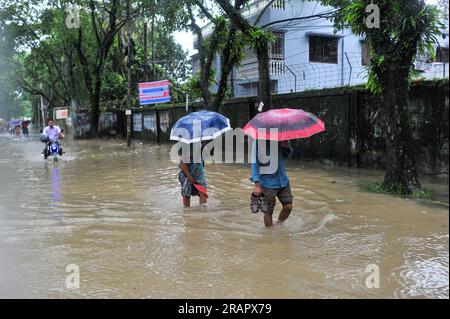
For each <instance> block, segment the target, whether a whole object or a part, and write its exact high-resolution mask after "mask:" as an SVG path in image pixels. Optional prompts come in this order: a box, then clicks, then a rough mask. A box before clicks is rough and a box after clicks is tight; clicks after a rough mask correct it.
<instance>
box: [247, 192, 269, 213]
mask: <svg viewBox="0 0 450 319" xmlns="http://www.w3.org/2000/svg"><path fill="white" fill-rule="evenodd" d="M265 197H266V195H265V194H264V193H261V194H259V196H258V195H255V194H254V193H252V195H251V197H250V210H251V211H252V213H253V214H256V213H258V212H259V211H260V210H261V211H262V212H265V211H267V208H268V207H267V201H266V200H265Z"/></svg>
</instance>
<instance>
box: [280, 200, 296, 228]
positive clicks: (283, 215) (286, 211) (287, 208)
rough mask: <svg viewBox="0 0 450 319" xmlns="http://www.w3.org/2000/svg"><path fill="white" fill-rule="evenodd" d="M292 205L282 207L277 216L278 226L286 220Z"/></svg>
mask: <svg viewBox="0 0 450 319" xmlns="http://www.w3.org/2000/svg"><path fill="white" fill-rule="evenodd" d="M292 207H293V205H292V204H286V205H284V206H283V209H282V210H281V212H280V215H279V216H278V224H281V223H283V222H284V221H285V220H286V219H288V217H289V215H290V214H291V211H292Z"/></svg>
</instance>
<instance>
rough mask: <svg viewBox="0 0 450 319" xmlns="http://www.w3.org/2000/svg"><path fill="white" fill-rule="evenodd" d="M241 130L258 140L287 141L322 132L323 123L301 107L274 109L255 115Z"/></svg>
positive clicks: (323, 128) (323, 129)
mask: <svg viewBox="0 0 450 319" xmlns="http://www.w3.org/2000/svg"><path fill="white" fill-rule="evenodd" d="M271 129H275V130H274V131H273V130H272V133H271ZM243 130H244V132H245V133H247V134H248V135H250V136H251V137H253V138H254V139H258V140H275V141H287V140H293V139H297V138H307V137H310V136H312V135H314V134H317V133H320V132H323V131H325V124H324V123H323V122H322V121H321V120H320V119H319V118H317V117H316V116H315V115H314V114H311V113H308V112H305V111H303V110H301V109H274V110H270V111H267V112H264V113H259V114H258V115H256V116H255V117H254V118H253V119H252V120H250V122H248V123H247V125H245V127H244V129H243Z"/></svg>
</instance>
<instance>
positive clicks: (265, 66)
mask: <svg viewBox="0 0 450 319" xmlns="http://www.w3.org/2000/svg"><path fill="white" fill-rule="evenodd" d="M256 55H257V57H258V73H259V92H258V97H259V99H260V100H261V102H263V103H264V108H263V110H264V111H267V110H269V109H271V108H272V92H271V89H270V71H269V44H268V43H267V42H266V43H259V44H258V46H257V48H256Z"/></svg>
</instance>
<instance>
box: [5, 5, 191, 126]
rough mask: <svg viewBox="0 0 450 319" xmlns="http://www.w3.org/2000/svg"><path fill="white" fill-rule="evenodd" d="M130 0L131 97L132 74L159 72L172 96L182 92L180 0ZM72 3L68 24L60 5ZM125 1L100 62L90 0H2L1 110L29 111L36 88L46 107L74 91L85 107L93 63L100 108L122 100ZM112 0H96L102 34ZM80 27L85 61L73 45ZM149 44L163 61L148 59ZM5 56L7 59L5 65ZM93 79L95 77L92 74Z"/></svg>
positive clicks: (137, 78)
mask: <svg viewBox="0 0 450 319" xmlns="http://www.w3.org/2000/svg"><path fill="white" fill-rule="evenodd" d="M130 1H131V10H132V14H133V17H132V23H131V27H132V38H133V44H134V45H133V50H134V52H135V54H134V58H133V59H132V61H131V62H132V63H130V66H131V73H132V83H131V87H132V95H133V96H132V99H133V100H134V101H136V99H137V83H138V82H143V81H151V80H160V79H169V80H170V81H171V84H172V91H173V99H174V101H177V100H178V99H183V98H184V97H183V96H184V93H183V94H182V93H181V91H182V90H183V88H184V87H185V83H186V81H187V79H188V77H189V69H190V65H189V61H188V58H187V53H186V52H185V51H183V49H182V48H181V46H180V45H178V44H176V43H175V40H174V38H173V36H172V35H171V34H172V33H173V32H174V31H175V30H179V29H181V28H182V27H183V25H182V23H183V20H184V15H186V12H185V11H184V6H185V4H184V2H183V1H181V0H160V1H158V2H156V1H142V0H130ZM73 3H76V4H77V5H78V6H79V8H80V9H81V10H80V22H81V29H68V28H67V27H66V24H65V21H66V17H67V15H66V12H65V8H66V6H68V5H69V4H73ZM126 3H127V1H117V4H118V6H119V7H118V10H117V16H116V19H117V21H116V23H117V24H120V23H121V24H120V27H121V28H122V29H120V30H119V32H117V33H116V34H115V36H114V39H113V44H112V46H111V49H110V50H109V52H108V54H107V55H106V58H105V60H104V62H103V64H101V65H99V64H98V61H99V56H100V55H101V54H103V53H102V50H101V48H100V47H99V46H98V43H97V39H96V35H95V30H94V27H93V23H92V16H91V12H90V6H89V4H90V2H89V1H81V0H80V1H78V0H61V1H58V2H42V1H38V0H13V1H6V0H0V71H1V72H0V114H2V113H3V112H2V111H3V109H5V108H7V107H8V108H10V109H11V110H9V111H8V112H9V113H11V114H13V113H14V114H16V113H18V112H19V113H23V112H25V113H28V112H29V109H30V103H33V104H32V105H31V106H32V107H33V110H36V103H37V102H38V101H39V100H40V99H36V98H34V97H39V96H40V95H42V96H44V102H45V103H46V104H48V105H49V108H50V110H51V109H52V108H53V107H59V106H65V105H69V104H70V103H71V100H72V99H75V100H76V101H77V104H78V105H79V106H80V107H81V108H85V109H89V108H90V107H91V105H90V103H91V94H92V92H91V91H89V90H88V87H87V86H88V85H87V82H86V77H87V76H88V77H91V78H94V71H95V69H96V68H101V72H100V74H101V77H100V82H101V87H102V89H101V95H100V99H101V100H100V105H101V109H107V108H125V107H126V105H125V103H126V95H127V70H128V66H127V59H126V58H127V39H126V23H123V22H126V21H125V19H126ZM111 4H112V1H104V2H102V1H94V6H95V13H94V19H95V21H96V25H97V28H98V30H99V34H100V35H101V36H103V35H104V31H105V30H106V28H107V27H108V22H109V21H108V19H109V13H108V10H110V9H111V7H110V6H111ZM153 15H155V30H154V32H153V35H154V37H153V39H154V43H153V42H152V41H151V30H150V26H151V23H150V21H151V18H152V16H153ZM144 20H145V21H147V22H148V25H149V34H148V57H147V59H148V68H147V71H148V75H149V76H148V77H147V78H144V65H143V60H144V59H143V56H144V52H143V37H142V35H143V32H142V31H143V24H144ZM6 22H8V23H6ZM6 29H8V30H7V31H8V35H10V36H9V38H8V39H7V38H6V37H4V36H2V32H3V30H5V31H6ZM102 29H103V30H102ZM80 35H81V46H80V47H81V50H82V52H83V54H84V57H85V59H86V65H87V68H83V65H82V61H81V59H80V57H79V54H78V51H77V42H78V40H79V36H80ZM153 45H154V47H155V48H156V54H155V60H157V61H162V62H158V63H156V64H155V63H151V62H150V61H151V60H152V58H153V56H152V52H151V49H152V46H153ZM6 49H8V52H6ZM3 57H5V59H3ZM6 58H7V59H6ZM4 60H8V64H7V65H6V63H4V62H3V61H4ZM154 69H155V70H154ZM153 74H155V76H156V77H155V78H153ZM92 84H93V85H95V82H94V83H92ZM41 85H42V89H41ZM17 96H20V99H17ZM6 99H7V100H8V101H6ZM25 100H26V101H28V102H25ZM5 113H6V112H5ZM2 116H3V115H2ZM4 116H5V117H6V115H4ZM11 116H12V115H11Z"/></svg>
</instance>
